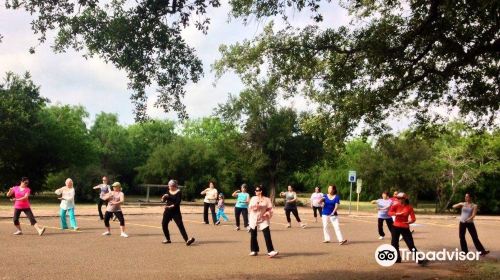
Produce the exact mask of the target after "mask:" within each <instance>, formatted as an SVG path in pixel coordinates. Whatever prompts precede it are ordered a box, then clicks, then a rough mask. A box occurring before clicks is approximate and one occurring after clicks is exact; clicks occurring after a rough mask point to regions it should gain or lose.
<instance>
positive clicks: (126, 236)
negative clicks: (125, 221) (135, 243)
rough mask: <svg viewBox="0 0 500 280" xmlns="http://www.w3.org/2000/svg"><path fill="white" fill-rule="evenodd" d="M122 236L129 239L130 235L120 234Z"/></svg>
mask: <svg viewBox="0 0 500 280" xmlns="http://www.w3.org/2000/svg"><path fill="white" fill-rule="evenodd" d="M120 236H121V237H125V238H128V234H126V233H125V232H122V233H121V234H120Z"/></svg>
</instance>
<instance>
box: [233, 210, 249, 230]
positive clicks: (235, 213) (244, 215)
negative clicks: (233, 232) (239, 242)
mask: <svg viewBox="0 0 500 280" xmlns="http://www.w3.org/2000/svg"><path fill="white" fill-rule="evenodd" d="M240 214H243V224H244V226H245V227H248V209H247V208H239V207H234V215H235V217H236V226H237V227H240Z"/></svg>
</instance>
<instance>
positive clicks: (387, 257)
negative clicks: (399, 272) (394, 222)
mask: <svg viewBox="0 0 500 280" xmlns="http://www.w3.org/2000/svg"><path fill="white" fill-rule="evenodd" d="M397 259H398V253H397V251H396V248H394V247H393V246H392V245H389V244H382V245H380V246H378V248H377V250H375V260H376V261H377V263H378V264H379V265H381V266H392V265H393V264H395V263H396V261H397Z"/></svg>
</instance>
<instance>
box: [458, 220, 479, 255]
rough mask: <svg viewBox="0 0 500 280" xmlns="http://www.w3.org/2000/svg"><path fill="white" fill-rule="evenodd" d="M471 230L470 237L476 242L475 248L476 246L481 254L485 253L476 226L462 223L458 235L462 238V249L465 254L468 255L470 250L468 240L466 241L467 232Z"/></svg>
mask: <svg viewBox="0 0 500 280" xmlns="http://www.w3.org/2000/svg"><path fill="white" fill-rule="evenodd" d="M466 230H469V233H470V236H471V237H472V242H474V246H476V250H478V251H479V252H483V251H484V247H483V244H481V241H479V237H478V236H477V231H476V226H475V225H474V223H462V222H460V225H459V227H458V235H459V237H460V247H461V249H462V251H463V252H466V253H468V252H469V248H467V240H465V231H466Z"/></svg>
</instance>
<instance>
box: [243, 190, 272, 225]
mask: <svg viewBox="0 0 500 280" xmlns="http://www.w3.org/2000/svg"><path fill="white" fill-rule="evenodd" d="M265 213H269V214H268V215H266V216H264V214H265ZM272 215H273V204H272V202H271V200H270V199H269V198H268V197H265V196H263V197H261V198H259V197H258V196H254V197H252V198H251V199H250V203H248V220H249V226H250V228H256V227H257V226H259V228H260V230H263V229H265V228H266V227H268V226H269V220H270V219H271V217H272Z"/></svg>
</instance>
